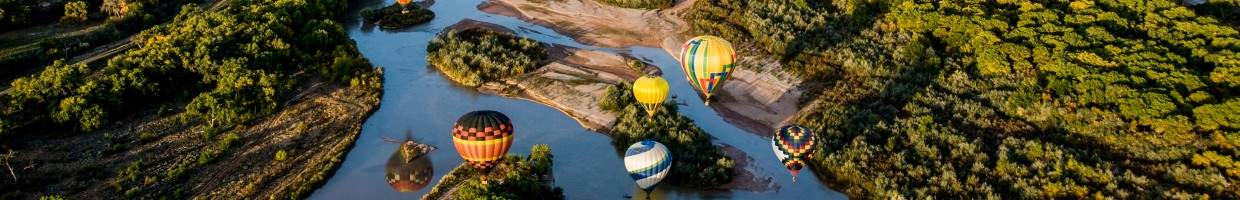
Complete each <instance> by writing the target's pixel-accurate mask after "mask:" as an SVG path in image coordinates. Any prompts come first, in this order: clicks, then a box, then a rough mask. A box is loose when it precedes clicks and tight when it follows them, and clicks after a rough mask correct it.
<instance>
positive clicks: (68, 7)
mask: <svg viewBox="0 0 1240 200" xmlns="http://www.w3.org/2000/svg"><path fill="white" fill-rule="evenodd" d="M86 14H87V13H86V2H85V1H70V2H68V3H65V15H64V16H62V17H61V18H60V21H62V22H66V23H81V22H84V21H86Z"/></svg>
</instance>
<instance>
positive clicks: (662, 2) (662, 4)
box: [598, 0, 673, 9]
mask: <svg viewBox="0 0 1240 200" xmlns="http://www.w3.org/2000/svg"><path fill="white" fill-rule="evenodd" d="M598 2H600V3H604V4H608V5H613V6H617V7H624V8H641V9H659V8H666V7H671V6H672V3H673V2H672V0H598Z"/></svg>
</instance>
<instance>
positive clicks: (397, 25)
mask: <svg viewBox="0 0 1240 200" xmlns="http://www.w3.org/2000/svg"><path fill="white" fill-rule="evenodd" d="M361 14H362V20H363V21H365V22H366V23H376V24H379V28H383V29H402V28H408V27H410V26H413V25H418V24H422V23H426V22H429V21H431V19H434V18H435V12H431V10H427V9H424V8H422V7H419V6H401V5H400V4H395V3H393V4H392V5H389V6H387V7H383V8H379V9H365V10H362V12H361Z"/></svg>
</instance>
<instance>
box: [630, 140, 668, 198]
mask: <svg viewBox="0 0 1240 200" xmlns="http://www.w3.org/2000/svg"><path fill="white" fill-rule="evenodd" d="M624 168H625V169H627V170H629V176H630V177H633V180H636V181H637V186H639V187H641V188H642V189H644V190H647V191H649V190H650V188H654V185H655V184H658V183H659V181H662V180H663V177H666V176H667V171H668V170H670V169H671V168H672V152H671V151H668V150H667V147H665V146H663V144H659V142H655V141H652V140H642V141H641V142H637V143H633V145H629V149H628V150H625V151H624Z"/></svg>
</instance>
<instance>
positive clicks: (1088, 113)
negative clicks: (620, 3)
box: [689, 0, 1240, 199]
mask: <svg viewBox="0 0 1240 200" xmlns="http://www.w3.org/2000/svg"><path fill="white" fill-rule="evenodd" d="M1177 3H1178V2H1175V1H1133V0H1097V1H1072V2H1016V1H934V2H915V1H894V2H869V1H847V0H837V1H828V2H821V3H818V2H811V3H805V4H803V3H799V1H749V2H743V3H742V2H730V1H729V2H727V3H724V1H698V2H697V4H696V5H695V8H694V10H693V11H692V13H691V14H690V15H689V16H690V21H691V22H692V23H693V25H694V28H695V29H696V31H699V32H702V33H709V34H717V35H722V36H724V37H726V38H728V39H730V40H733V41H734V42H736V43H741V44H756V45H753V46H757V47H761V48H763V49H762V51H763V52H766V53H769V54H771V55H773V56H777V57H780V58H783V59H781V60H780V61H781V62H782V64H784V65H783V66H784V67H785V70H788V71H790V72H792V73H795V74H799V75H801V76H802V77H805V78H808V79H812V80H820V81H819V82H822V83H824V84H826V86H825V88H823V89H821V91H820V92H821V94H822V95H821V96H819V100H820V101H817V102H818V103H817V104H816V105H810V106H812V107H815V108H816V111H815V112H812V113H807V114H803V115H802V116H800V117H799V119H798V122H799V123H802V124H806V125H808V126H810V127H812V128H815V129H817V130H819V132H820V133H821V134H822V136H823V137H821V138H822V141H821V143H820V144H823V146H820V147H821V148H819V150H820V151H818V152H816V153H815V161H816V163H815V164H814V165H813V166H814V171H815V172H817V173H819V174H821V175H823V176H824V177H825V178H826V180H829V181H830V182H831V183H832V184H833V185H835V186H836V187H835V188H837V189H841V190H843V191H844V192H847V193H848V194H851V195H854V196H860V197H869V198H886V197H888V196H912V197H918V198H920V197H922V196H938V197H962V196H967V197H975V198H989V197H1001V198H1054V197H1059V198H1085V197H1115V198H1121V199H1124V198H1189V197H1204V196H1210V197H1216V198H1218V197H1221V198H1237V197H1240V192H1237V191H1240V184H1236V182H1237V181H1240V166H1238V165H1235V164H1232V163H1234V161H1235V160H1236V159H1238V158H1240V150H1238V149H1237V148H1236V144H1237V143H1240V142H1237V141H1240V127H1238V124H1240V123H1237V120H1240V119H1237V117H1235V116H1237V113H1235V111H1234V110H1236V109H1237V108H1240V103H1237V102H1240V100H1238V98H1237V96H1236V95H1237V90H1238V89H1240V78H1237V75H1236V74H1240V73H1237V72H1238V71H1240V62H1236V60H1240V54H1237V52H1240V33H1238V32H1237V31H1236V30H1235V29H1234V28H1232V27H1230V26H1228V24H1225V23H1223V22H1221V21H1219V20H1217V19H1214V18H1213V17H1210V16H1199V15H1197V14H1196V13H1194V11H1193V10H1191V9H1189V8H1185V7H1182V6H1180V5H1179V4H1177ZM826 55H831V56H826ZM1220 163H1224V164H1220Z"/></svg>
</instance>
